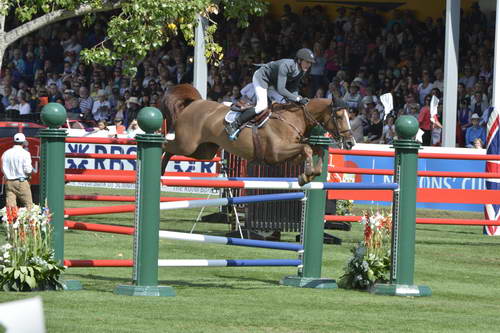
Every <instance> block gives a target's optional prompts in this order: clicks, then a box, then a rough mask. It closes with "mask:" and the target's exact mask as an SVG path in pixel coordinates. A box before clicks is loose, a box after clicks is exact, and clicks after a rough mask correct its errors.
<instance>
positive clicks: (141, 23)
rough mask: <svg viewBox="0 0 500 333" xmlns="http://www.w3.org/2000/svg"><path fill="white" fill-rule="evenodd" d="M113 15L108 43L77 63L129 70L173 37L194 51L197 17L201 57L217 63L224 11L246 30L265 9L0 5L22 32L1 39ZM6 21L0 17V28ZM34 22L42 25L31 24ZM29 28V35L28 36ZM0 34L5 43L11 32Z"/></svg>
mask: <svg viewBox="0 0 500 333" xmlns="http://www.w3.org/2000/svg"><path fill="white" fill-rule="evenodd" d="M113 9H114V10H115V11H113V12H112V16H111V19H110V21H109V24H108V27H107V38H106V39H105V41H104V42H102V43H100V44H99V45H95V46H94V47H93V48H91V49H88V50H84V51H83V52H82V58H83V59H84V60H86V61H88V62H96V63H101V64H110V63H112V62H113V61H115V60H117V59H122V60H123V63H124V67H125V68H133V67H134V64H135V63H137V61H138V60H140V59H142V58H143V57H144V56H145V55H146V54H147V52H148V51H150V50H153V49H157V48H159V47H161V46H163V45H164V44H165V43H166V42H168V41H169V39H170V38H171V37H172V36H174V35H176V34H179V33H181V34H183V36H184V38H185V39H186V41H187V42H188V43H189V44H190V45H194V29H195V27H196V22H197V15H198V14H199V15H201V16H203V17H205V18H207V19H208V22H209V26H208V28H207V33H206V36H205V43H206V50H207V52H206V56H207V58H211V59H212V60H215V61H217V59H219V57H220V56H221V52H222V48H221V47H220V46H219V45H218V44H217V43H215V41H214V33H215V31H216V29H217V23H216V22H215V21H214V20H212V18H213V17H214V16H215V15H218V14H220V11H223V16H224V18H225V19H236V20H237V21H238V24H239V25H240V26H241V27H245V26H247V25H248V22H249V19H250V18H251V17H252V16H260V15H263V14H264V13H265V12H266V10H267V3H266V2H264V1H263V0H245V1H242V0H123V1H119V0H115V1H113V0H27V1H18V0H0V15H3V16H6V15H15V16H16V17H17V19H19V21H20V22H21V23H22V26H23V27H21V28H24V29H17V28H20V27H17V28H16V29H13V31H12V32H14V30H17V31H21V30H22V31H23V33H18V36H15V37H14V38H10V39H9V38H5V39H4V40H7V44H8V43H9V42H10V43H11V42H14V41H15V39H18V38H19V37H22V35H25V34H26V33H30V32H32V31H35V30H36V29H38V28H40V27H41V26H43V25H47V24H51V23H54V22H57V21H60V20H62V19H65V18H70V17H75V16H79V15H85V20H84V21H85V22H86V23H87V24H91V23H92V13H95V12H99V11H106V10H113ZM3 21H5V17H4V19H3V20H2V17H1V16H0V23H2V22H3ZM35 21H39V22H41V23H42V24H38V25H36V24H33V23H34V22H35ZM30 27H32V28H33V29H32V30H30ZM3 29H4V28H3V24H2V31H1V32H0V34H3V36H5V37H8V35H9V33H10V32H6V31H3Z"/></svg>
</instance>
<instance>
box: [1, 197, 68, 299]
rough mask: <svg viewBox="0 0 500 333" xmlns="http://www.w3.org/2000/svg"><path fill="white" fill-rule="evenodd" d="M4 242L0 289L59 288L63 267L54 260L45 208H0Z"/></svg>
mask: <svg viewBox="0 0 500 333" xmlns="http://www.w3.org/2000/svg"><path fill="white" fill-rule="evenodd" d="M0 215H1V217H2V225H3V227H4V230H5V234H6V243H5V244H3V245H2V246H0V288H2V289H3V290H5V291H33V290H58V289H62V285H61V283H60V282H59V276H60V275H61V272H62V271H63V270H64V267H63V266H61V265H59V264H58V263H57V262H56V261H55V260H54V251H53V249H52V246H51V233H52V228H51V225H50V214H49V211H48V209H46V208H41V207H40V206H38V205H32V206H31V207H30V208H19V209H18V208H17V207H4V208H3V209H1V210H0Z"/></svg>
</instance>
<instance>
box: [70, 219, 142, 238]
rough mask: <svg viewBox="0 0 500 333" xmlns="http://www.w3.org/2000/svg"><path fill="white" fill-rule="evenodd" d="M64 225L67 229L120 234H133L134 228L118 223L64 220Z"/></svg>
mask: <svg viewBox="0 0 500 333" xmlns="http://www.w3.org/2000/svg"><path fill="white" fill-rule="evenodd" d="M64 225H65V226H66V227H68V228H69V229H75V230H85V231H96V232H108V233H111V234H122V235H133V234H134V228H132V227H123V226H119V225H107V224H94V223H84V222H76V221H70V220H65V221H64Z"/></svg>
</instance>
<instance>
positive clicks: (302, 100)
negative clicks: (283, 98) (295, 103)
mask: <svg viewBox="0 0 500 333" xmlns="http://www.w3.org/2000/svg"><path fill="white" fill-rule="evenodd" d="M299 103H300V104H302V105H306V104H307V103H309V98H307V97H301V98H300V100H299Z"/></svg>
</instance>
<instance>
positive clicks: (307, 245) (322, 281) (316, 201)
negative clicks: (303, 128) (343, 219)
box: [280, 129, 337, 289]
mask: <svg viewBox="0 0 500 333" xmlns="http://www.w3.org/2000/svg"><path fill="white" fill-rule="evenodd" d="M313 133H314V134H316V135H312V136H311V137H310V140H309V142H310V143H311V144H314V145H320V146H321V148H322V150H323V156H322V157H317V156H314V163H317V162H318V159H319V158H322V159H323V169H322V172H321V175H320V176H319V179H318V180H319V181H320V182H326V179H327V175H328V144H329V143H330V142H331V141H330V139H329V138H326V137H324V136H323V135H318V134H322V133H321V132H320V130H319V129H315V131H314V132H313ZM323 133H324V132H323ZM306 200H307V201H306V207H305V223H304V227H303V228H304V229H303V233H302V243H303V245H304V252H303V255H302V265H303V266H302V267H300V266H299V271H298V273H297V275H294V276H286V277H284V278H283V279H282V280H281V281H280V284H282V285H285V286H292V287H300V288H319V289H336V288H337V282H336V281H335V280H334V279H329V278H322V277H321V264H322V260H323V233H324V216H325V203H326V192H325V191H323V190H321V189H310V190H307V191H306Z"/></svg>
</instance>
